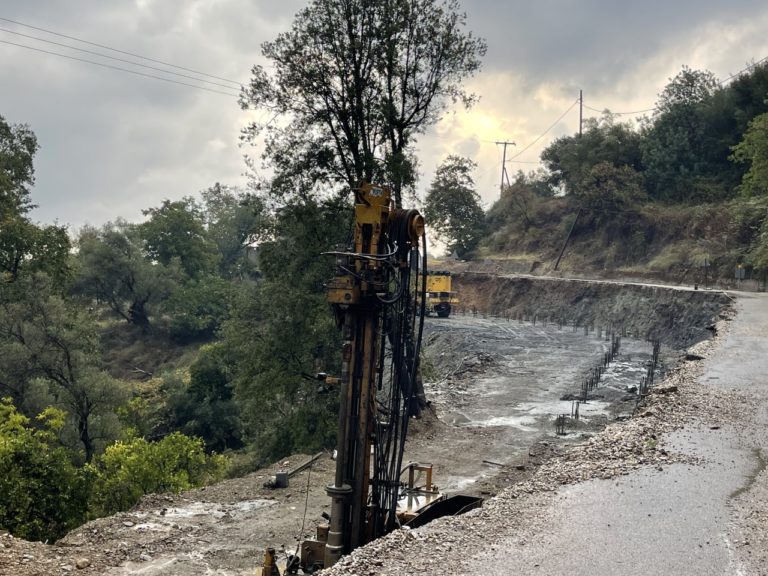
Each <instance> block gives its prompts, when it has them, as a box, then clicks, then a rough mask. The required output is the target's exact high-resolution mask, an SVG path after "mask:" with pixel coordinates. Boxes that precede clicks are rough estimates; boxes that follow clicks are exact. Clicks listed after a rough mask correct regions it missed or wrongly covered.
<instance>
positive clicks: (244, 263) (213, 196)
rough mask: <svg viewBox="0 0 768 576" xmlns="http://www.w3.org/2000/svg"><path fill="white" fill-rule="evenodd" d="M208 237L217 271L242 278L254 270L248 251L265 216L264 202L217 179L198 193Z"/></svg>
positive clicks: (222, 274)
mask: <svg viewBox="0 0 768 576" xmlns="http://www.w3.org/2000/svg"><path fill="white" fill-rule="evenodd" d="M202 197H203V205H204V216H205V225H206V229H207V233H208V238H209V239H210V240H211V241H212V242H213V243H215V244H216V246H217V248H218V253H219V274H220V275H221V276H222V277H224V278H242V277H245V276H246V275H248V274H249V273H252V272H253V271H254V265H253V262H252V261H250V260H249V254H251V253H252V252H253V246H254V245H255V244H256V241H257V239H258V237H259V234H260V233H261V229H262V227H263V226H264V222H265V220H266V215H265V207H264V202H263V200H262V199H261V198H259V197H258V196H256V195H254V194H246V193H242V192H240V191H238V190H234V189H232V188H229V187H227V186H223V185H221V184H219V183H216V184H214V185H213V186H211V187H210V188H208V189H207V190H204V191H203V193H202Z"/></svg>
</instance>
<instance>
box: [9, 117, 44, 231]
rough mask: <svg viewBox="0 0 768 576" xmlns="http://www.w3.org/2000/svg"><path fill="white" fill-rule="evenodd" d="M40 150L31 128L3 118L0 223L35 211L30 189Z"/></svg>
mask: <svg viewBox="0 0 768 576" xmlns="http://www.w3.org/2000/svg"><path fill="white" fill-rule="evenodd" d="M37 149H38V145H37V138H36V137H35V134H34V132H32V130H30V128H29V126H26V125H24V124H8V123H7V122H6V121H5V118H3V117H2V116H0V223H3V222H5V220H6V218H7V217H8V216H9V215H12V214H15V215H20V214H25V213H27V212H28V211H29V210H31V209H32V208H33V207H34V206H33V205H32V203H31V202H30V199H29V189H30V187H31V186H32V184H33V183H34V180H35V178H34V176H35V169H34V165H33V159H34V157H35V153H36V152H37Z"/></svg>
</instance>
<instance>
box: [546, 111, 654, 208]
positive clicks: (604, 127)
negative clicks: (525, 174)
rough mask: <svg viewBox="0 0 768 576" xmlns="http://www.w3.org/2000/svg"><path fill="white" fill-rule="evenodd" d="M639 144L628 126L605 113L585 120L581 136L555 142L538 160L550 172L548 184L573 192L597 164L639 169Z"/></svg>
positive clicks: (562, 138)
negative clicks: (600, 116)
mask: <svg viewBox="0 0 768 576" xmlns="http://www.w3.org/2000/svg"><path fill="white" fill-rule="evenodd" d="M640 145H641V138H640V134H639V133H638V132H637V131H636V130H635V129H634V128H633V127H632V125H630V124H625V123H621V122H616V121H615V119H614V116H612V115H611V114H610V112H605V113H604V114H603V116H602V118H600V120H597V119H595V118H588V119H587V120H585V122H584V129H583V132H582V135H581V136H579V135H578V134H575V135H573V136H563V137H561V138H558V139H556V140H555V141H554V142H552V144H550V145H549V146H548V147H547V148H546V149H545V150H544V151H543V152H542V153H541V159H542V161H543V162H544V165H545V166H546V167H547V169H548V170H549V171H550V177H549V183H550V185H551V186H553V187H555V188H558V187H562V188H563V189H564V190H565V191H566V192H567V193H573V192H574V191H575V190H576V189H577V188H579V187H580V186H581V183H582V180H583V179H584V178H585V177H586V176H587V174H588V173H589V172H590V171H591V170H592V169H593V168H594V167H595V166H597V165H598V164H603V163H609V164H611V165H613V166H616V167H619V166H629V167H630V168H632V169H633V170H636V171H639V170H642V168H643V163H642V154H641V151H640Z"/></svg>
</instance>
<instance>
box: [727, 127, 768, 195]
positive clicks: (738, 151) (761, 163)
mask: <svg viewBox="0 0 768 576" xmlns="http://www.w3.org/2000/svg"><path fill="white" fill-rule="evenodd" d="M731 158H732V159H733V160H734V161H735V162H740V163H744V164H748V165H749V169H748V170H747V172H746V173H745V174H744V178H743V180H742V183H741V186H740V187H739V190H740V192H741V193H742V194H744V195H745V196H759V195H765V194H768V113H765V114H761V115H760V116H757V117H756V118H754V119H753V120H752V121H751V122H750V123H749V129H748V130H747V132H746V134H744V139H743V140H742V141H741V142H739V143H738V144H737V145H736V146H734V148H733V155H732V156H731Z"/></svg>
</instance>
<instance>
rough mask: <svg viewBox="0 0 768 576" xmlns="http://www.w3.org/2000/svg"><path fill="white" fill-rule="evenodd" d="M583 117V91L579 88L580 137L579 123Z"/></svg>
mask: <svg viewBox="0 0 768 576" xmlns="http://www.w3.org/2000/svg"><path fill="white" fill-rule="evenodd" d="M583 117H584V92H582V91H581V90H579V138H581V124H582V118H583Z"/></svg>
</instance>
